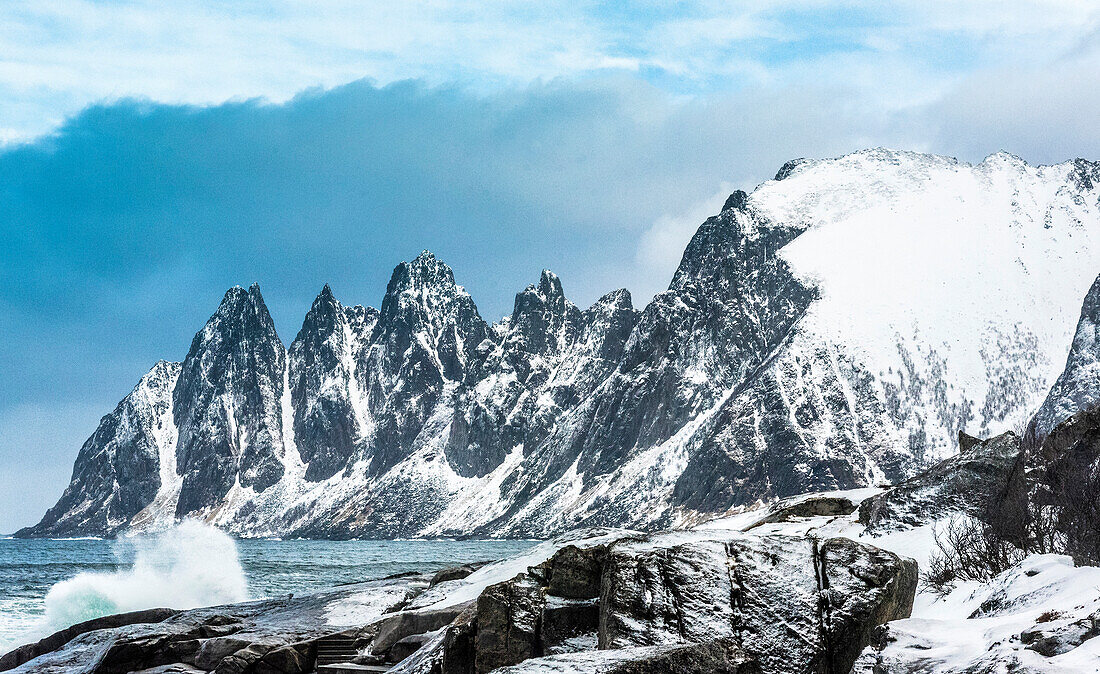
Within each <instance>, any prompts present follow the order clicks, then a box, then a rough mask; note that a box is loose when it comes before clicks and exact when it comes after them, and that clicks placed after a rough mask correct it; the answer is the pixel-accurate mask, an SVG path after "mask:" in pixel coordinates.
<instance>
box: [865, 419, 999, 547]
mask: <svg viewBox="0 0 1100 674" xmlns="http://www.w3.org/2000/svg"><path fill="white" fill-rule="evenodd" d="M959 449H960V451H959V453H958V454H956V455H955V456H952V457H950V458H948V459H945V460H944V461H941V462H940V463H937V464H936V465H934V466H932V467H931V468H928V469H927V470H924V471H922V472H920V473H917V474H916V475H914V476H913V477H911V478H909V479H907V480H905V481H904V482H901V483H900V484H898V485H896V486H894V487H893V488H891V489H888V490H887V491H885V492H883V493H881V494H879V495H877V496H873V497H871V498H869V499H866V500H864V501H863V502H862V503H860V506H859V521H860V523H861V524H863V525H865V526H866V527H867V529H868V530H869V531H871V532H876V531H889V530H893V529H908V528H911V527H918V526H921V525H924V524H927V523H928V522H930V521H932V520H934V519H938V518H940V517H942V516H944V515H948V514H951V513H966V514H970V515H974V516H976V517H984V516H985V514H986V513H988V512H990V511H991V510H996V509H997V508H998V504H999V502H1000V500H1001V499H1003V498H1004V494H1005V492H1006V490H1007V489H1008V486H1009V482H1010V480H1011V476H1012V474H1013V471H1014V469H1015V466H1016V462H1017V458H1018V457H1019V456H1020V438H1019V437H1018V436H1017V435H1016V434H1015V433H1012V432H1011V431H1008V432H1005V433H1002V434H1001V435H998V436H996V437H993V438H989V439H986V440H978V439H977V438H973V437H971V436H968V435H966V434H965V433H959Z"/></svg>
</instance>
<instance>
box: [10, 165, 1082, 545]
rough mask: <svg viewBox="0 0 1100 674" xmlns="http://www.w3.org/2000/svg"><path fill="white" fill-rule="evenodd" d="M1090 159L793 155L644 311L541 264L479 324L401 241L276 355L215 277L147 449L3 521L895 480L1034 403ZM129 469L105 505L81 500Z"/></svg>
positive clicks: (721, 220)
mask: <svg viewBox="0 0 1100 674" xmlns="http://www.w3.org/2000/svg"><path fill="white" fill-rule="evenodd" d="M1098 175H1100V171H1098V168H1097V166H1096V165H1095V164H1092V163H1089V162H1084V161H1081V160H1077V161H1075V162H1067V163H1065V164H1060V165H1057V166H1047V167H1030V166H1028V165H1026V164H1025V163H1024V162H1022V161H1020V160H1019V159H1016V158H1014V157H1011V156H1009V155H1005V154H998V155H993V156H991V157H990V158H988V159H987V160H986V161H984V162H982V163H981V164H978V165H969V164H965V163H961V162H957V161H955V160H953V159H949V158H944V157H936V156H930V155H920V154H914V153H906V152H895V151H889V150H869V151H864V152H858V153H855V154H853V155H849V156H846V157H841V158H839V159H832V160H820V161H817V160H799V161H796V162H791V163H789V164H787V165H786V166H784V167H783V168H782V169H781V170H780V172H779V174H778V175H777V176H776V179H775V180H771V181H768V182H766V183H764V184H763V185H761V186H760V187H758V188H757V189H756V190H755V191H754V192H753V193H752V194H745V193H744V192H736V193H734V194H733V195H731V197H730V198H729V200H728V201H727V202H726V204H725V206H724V207H723V209H722V212H721V213H720V214H718V215H716V216H714V217H712V218H709V219H708V220H707V221H706V222H705V223H703V224H702V225H701V226H700V228H699V230H698V231H697V232H696V234H695V236H694V237H693V238H692V240H691V243H690V244H689V245H688V247H687V249H686V251H685V252H684V256H683V260H682V262H681V264H680V266H679V268H678V269H677V271H676V273H675V275H674V277H673V279H672V282H671V283H670V285H669V289H668V290H667V291H665V292H663V293H660V294H658V295H657V296H656V297H654V298H653V300H652V301H651V302H650V303H649V304H648V305H647V306H646V307H645V308H644V309H642V310H641V311H638V310H635V309H634V307H633V306H632V303H631V298H630V295H629V293H628V292H626V291H625V290H618V291H614V292H612V293H609V294H607V295H605V296H604V297H602V298H601V299H600V300H598V301H597V302H596V303H595V304H594V305H593V306H592V307H590V308H588V309H585V310H582V309H580V308H578V307H576V306H574V305H573V303H571V302H569V301H568V299H566V296H565V293H564V290H563V288H562V283H561V281H560V280H559V279H558V278H557V277H556V276H555V275H553V274H552V273H550V272H544V273H543V274H542V276H541V278H540V279H539V280H538V282H537V283H534V284H532V285H531V286H529V287H528V288H527V289H525V290H523V291H522V292H520V293H519V294H518V295H517V296H516V302H515V307H514V310H513V312H512V315H511V316H510V317H508V318H507V319H505V320H504V321H502V322H501V323H499V324H497V325H492V326H490V325H488V324H486V323H485V321H483V320H482V318H481V317H480V315H479V314H478V311H477V308H476V306H475V305H474V302H473V299H472V298H471V297H470V295H469V294H468V293H466V291H465V290H463V289H462V287H461V286H459V285H457V284H456V282H455V279H454V276H453V274H452V273H451V270H450V268H448V267H447V265H445V264H444V263H443V262H441V261H440V260H438V259H436V258H435V257H434V256H432V255H431V254H430V253H427V252H425V253H423V254H422V255H421V256H419V257H417V258H416V259H415V260H413V261H412V262H408V263H402V264H401V265H399V266H398V267H397V268H396V269H395V270H394V274H393V278H392V279H391V281H390V284H389V287H388V288H387V292H386V296H385V297H384V298H383V301H382V304H381V310H380V311H376V310H374V309H368V308H363V307H344V306H343V305H341V304H340V303H339V302H338V301H337V300H336V298H335V297H334V296H333V294H332V292H331V290H330V289H328V288H327V287H326V288H325V289H324V290H322V292H321V294H320V295H319V296H318V297H317V300H316V301H315V302H314V304H313V306H312V307H311V309H310V311H309V314H308V315H307V317H306V319H305V321H304V323H303V325H302V328H301V330H300V331H299V333H298V335H297V337H296V338H295V340H294V342H293V343H292V344H291V345H290V347H289V349H287V350H284V349H283V348H282V344H281V343H280V342H279V341H278V338H277V337H276V336H275V333H274V327H273V326H272V325H271V324H270V317H269V316H268V315H267V311H266V308H264V307H263V302H262V298H261V297H260V295H259V290H258V289H257V288H252V289H250V290H248V291H244V290H241V289H234V290H231V291H230V292H229V293H227V295H226V299H225V300H224V301H223V303H222V307H220V308H219V310H218V312H217V313H216V314H215V316H214V317H212V318H211V321H210V322H209V323H208V324H207V326H206V327H205V328H204V329H203V331H201V332H200V333H199V334H198V335H196V339H195V343H194V344H193V346H192V349H191V353H189V354H188V357H187V359H186V361H185V362H184V364H183V365H182V368H181V369H182V373H183V374H181V375H180V377H179V381H178V382H173V383H172V384H171V386H172V390H171V391H170V395H171V408H172V415H171V416H172V424H173V428H177V427H178V429H179V441H178V442H176V440H175V435H174V433H168V434H166V438H167V440H166V444H165V449H164V451H163V452H161V454H160V455H159V456H161V457H162V460H161V461H160V463H159V464H157V463H156V462H152V463H150V462H149V461H147V463H150V466H152V468H150V469H148V470H145V471H144V472H140V471H138V472H135V473H133V474H127V475H123V476H122V481H121V482H120V486H119V487H118V488H117V489H116V488H115V487H114V486H113V481H112V480H107V479H100V478H96V479H91V478H88V477H84V475H85V474H87V473H88V471H81V472H79V474H77V475H74V482H73V485H72V486H70V489H69V491H68V492H67V493H66V497H65V498H64V499H63V501H62V503H60V504H59V506H58V507H56V508H54V509H53V510H51V511H50V513H49V514H48V515H47V517H46V518H45V519H44V520H43V522H42V523H41V524H40V525H39V526H38V527H35V528H32V529H29V530H26V531H24V532H22V533H23V535H58V534H61V533H65V534H71V533H77V532H85V531H91V530H93V529H94V530H96V531H104V530H106V531H108V532H111V531H120V530H123V529H126V528H128V527H155V526H161V525H163V524H165V523H167V522H169V521H171V520H172V519H174V518H176V517H181V516H197V517H201V518H204V519H207V520H209V521H211V522H213V523H215V524H217V525H218V526H221V527H224V528H226V529H229V530H230V531H232V532H234V533H237V534H240V535H252V536H261V535H297V536H325V537H346V536H365V537H371V536H374V537H377V536H413V535H463V534H478V535H487V534H488V535H512V536H544V535H548V534H550V533H553V532H559V531H563V530H566V529H569V528H573V527H575V526H579V525H584V524H606V525H615V526H629V527H633V528H644V529H652V528H657V527H664V526H671V525H677V524H684V523H690V522H693V521H696V520H698V519H700V518H702V517H705V516H707V515H708V514H709V513H715V512H722V511H725V510H727V509H728V508H730V507H731V506H736V505H739V504H745V503H751V502H754V501H756V500H758V499H766V498H772V497H777V496H787V495H791V494H798V493H803V492H806V491H812V490H821V489H845V488H854V487H861V486H868V485H873V484H876V483H878V482H881V481H896V480H899V479H901V478H902V477H904V476H906V475H908V474H911V473H912V472H914V471H915V470H916V469H917V468H918V467H920V466H923V465H926V464H927V463H928V462H930V461H932V460H933V459H936V458H940V457H943V456H944V455H946V454H948V453H950V452H952V451H953V450H954V438H955V435H956V433H957V432H958V431H959V430H960V429H967V430H969V431H971V432H974V433H978V434H989V433H996V432H1000V431H1002V430H1006V429H1010V428H1017V427H1019V426H1020V425H1022V423H1023V421H1024V420H1025V419H1026V418H1027V416H1028V415H1029V414H1030V412H1031V411H1033V410H1034V409H1035V408H1037V407H1038V405H1039V403H1040V401H1041V400H1042V396H1043V395H1044V394H1045V393H1046V391H1047V389H1048V388H1049V386H1050V384H1051V383H1052V382H1053V381H1054V379H1055V377H1056V376H1057V375H1058V372H1059V370H1060V366H1061V363H1062V362H1063V360H1064V357H1065V349H1066V345H1067V344H1069V342H1070V337H1071V334H1072V329H1073V323H1074V320H1075V319H1076V317H1077V314H1078V309H1079V306H1078V302H1079V299H1080V297H1081V296H1082V295H1083V294H1084V292H1085V290H1086V289H1087V288H1088V285H1089V283H1090V282H1091V281H1092V279H1093V278H1095V276H1096V273H1097V270H1098V269H1100V242H1098V241H1097V237H1098V236H1100V203H1098V201H1100V186H1098V183H1100V180H1098V179H1097V176H1098ZM142 423H145V422H142ZM143 428H146V429H148V427H147V426H143ZM147 432H149V433H151V430H147ZM89 443H90V444H91V445H92V446H91V447H90V448H88V446H86V451H83V450H82V456H85V455H88V456H92V455H95V456H98V455H100V454H102V453H103V446H104V442H103V441H102V440H96V438H95V437H93V438H92V439H91V440H90V441H89ZM146 454H148V452H146ZM87 462H88V461H87V460H85V463H87ZM96 465H97V466H98V465H99V464H96ZM157 466H159V471H158V470H154V469H153V468H156V467H157ZM96 470H97V471H99V472H100V473H102V472H105V471H107V472H109V471H110V470H111V469H110V468H106V467H97V468H96ZM128 481H134V482H135V483H136V484H139V485H140V486H134V485H129V484H127V485H126V487H125V489H128V490H129V492H128V493H133V494H135V495H134V496H132V497H128V502H129V503H131V506H130V507H129V508H128V509H127V510H126V512H125V513H123V515H122V516H120V518H116V519H114V520H112V521H111V524H110V525H109V526H108V525H102V524H94V523H93V522H100V521H102V520H101V519H100V520H93V518H91V517H85V515H84V514H83V513H85V512H92V511H94V510H95V509H96V508H98V507H99V506H97V505H95V504H101V503H103V502H105V501H106V500H107V499H108V498H111V497H112V496H111V495H110V494H105V493H104V492H112V493H113V491H118V492H119V493H121V491H122V490H123V489H124V487H122V486H121V485H123V484H124V483H127V482H128ZM139 511H140V512H139ZM134 513H137V514H136V515H135V514H134ZM130 518H132V519H130Z"/></svg>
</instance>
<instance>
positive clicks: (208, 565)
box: [46, 520, 248, 629]
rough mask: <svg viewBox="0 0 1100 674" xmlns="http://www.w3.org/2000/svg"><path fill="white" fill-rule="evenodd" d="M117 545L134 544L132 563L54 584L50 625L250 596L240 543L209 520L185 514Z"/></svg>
mask: <svg viewBox="0 0 1100 674" xmlns="http://www.w3.org/2000/svg"><path fill="white" fill-rule="evenodd" d="M118 545H120V546H132V554H133V559H134V561H133V564H132V565H131V566H130V567H129V568H126V569H120V570H118V571H114V572H110V573H93V572H86V573H81V574H79V575H77V576H74V577H73V578H70V579H68V580H64V581H61V582H59V583H57V584H56V585H54V586H53V587H52V588H50V591H49V593H47V595H46V622H47V623H48V624H49V626H50V627H51V628H52V629H61V628H64V627H67V626H69V625H73V624H75V623H78V622H82V621H84V620H90V619H92V618H98V617H100V616H104V615H110V614H113V613H123V612H126V611H137V610H140V609H146V608H157V607H167V608H179V609H186V608H196V607H199V606H213V605H216V604H226V603H231V602H238V601H244V600H245V599H247V598H248V585H247V582H246V580H245V575H244V569H243V568H242V567H241V563H240V559H239V558H238V556H237V545H236V543H235V542H234V541H233V539H232V538H230V537H229V536H227V535H226V534H224V533H223V532H221V531H219V530H217V529H215V528H213V527H211V526H208V525H205V524H202V523H201V522H196V521H193V520H187V521H184V522H181V523H180V524H178V525H176V526H174V527H172V528H171V529H167V530H165V531H163V532H159V533H156V534H151V535H147V536H138V537H134V538H130V539H125V540H121V541H119V543H118ZM120 552H130V551H127V550H122V551H120Z"/></svg>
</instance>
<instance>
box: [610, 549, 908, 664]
mask: <svg viewBox="0 0 1100 674" xmlns="http://www.w3.org/2000/svg"><path fill="white" fill-rule="evenodd" d="M916 584H917V570H916V564H915V563H914V562H912V561H911V560H902V559H900V558H898V557H897V556H896V555H893V554H892V553H888V552H885V551H882V550H878V549H876V548H871V547H869V546H864V545H859V544H856V543H854V542H851V541H847V540H845V539H829V540H827V541H824V542H822V543H821V544H820V547H819V543H818V542H817V541H814V540H810V539H789V538H785V537H761V538H754V537H746V538H734V539H732V540H709V541H691V542H690V543H687V542H685V543H682V544H678V543H676V542H675V535H674V534H671V535H669V544H666V545H662V544H660V543H658V542H657V541H654V542H649V541H646V542H639V543H621V544H617V545H615V546H613V547H612V549H611V554H610V556H609V558H608V562H607V566H606V568H605V570H604V582H603V590H602V593H601V597H600V612H601V613H600V647H601V648H627V647H632V646H654V645H664V646H668V645H674V644H683V643H703V642H707V641H710V640H712V639H715V638H728V639H731V640H733V641H734V642H735V643H737V644H738V645H739V646H740V647H741V648H742V649H743V650H744V652H745V653H747V654H748V655H749V656H751V657H752V658H753V659H754V660H755V661H757V662H758V663H759V664H760V667H761V669H762V671H765V672H785V671H810V672H846V671H848V670H849V669H851V666H852V663H853V662H855V658H856V656H857V655H858V654H859V652H860V650H862V649H863V647H865V646H866V645H867V644H868V643H869V640H870V634H871V630H872V628H873V627H874V626H875V625H878V624H881V623H883V622H886V621H888V620H894V619H898V618H903V617H908V616H909V614H910V612H911V611H912V602H913V596H914V594H915V593H916Z"/></svg>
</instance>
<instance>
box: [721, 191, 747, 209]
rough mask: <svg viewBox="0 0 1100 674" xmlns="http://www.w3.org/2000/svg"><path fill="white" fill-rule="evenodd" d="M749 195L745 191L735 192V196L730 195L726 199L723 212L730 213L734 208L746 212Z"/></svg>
mask: <svg viewBox="0 0 1100 674" xmlns="http://www.w3.org/2000/svg"><path fill="white" fill-rule="evenodd" d="M748 199H749V195H748V194H746V193H745V191H744V190H734V191H733V194H731V195H729V197H728V198H727V199H726V203H724V204H722V211H723V212H724V211H728V210H729V209H731V208H733V209H736V210H739V211H740V210H744V209H745V206H746V205H747V204H748Z"/></svg>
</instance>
